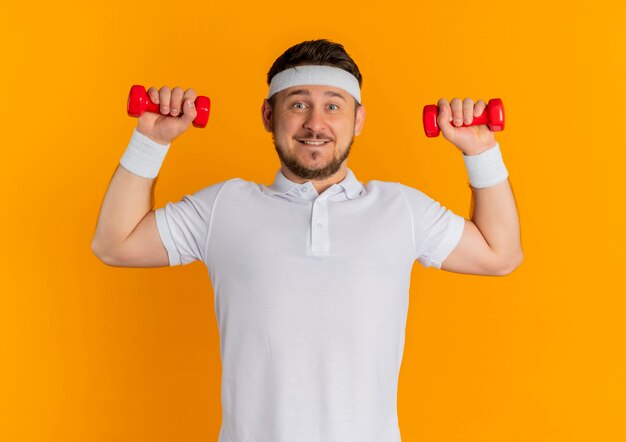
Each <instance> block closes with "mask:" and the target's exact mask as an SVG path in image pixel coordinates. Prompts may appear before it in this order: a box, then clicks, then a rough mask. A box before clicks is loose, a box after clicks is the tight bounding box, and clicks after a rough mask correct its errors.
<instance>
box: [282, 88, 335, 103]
mask: <svg viewBox="0 0 626 442" xmlns="http://www.w3.org/2000/svg"><path fill="white" fill-rule="evenodd" d="M292 95H309V96H310V95H311V93H310V92H309V91H308V90H306V89H296V90H293V91H291V92H289V93H288V94H287V95H285V99H287V98H289V97H291V96H292ZM324 95H328V96H329V97H338V98H341V99H342V100H343V101H346V99H345V97H344V96H343V95H341V94H340V93H338V92H335V91H326V92H324Z"/></svg>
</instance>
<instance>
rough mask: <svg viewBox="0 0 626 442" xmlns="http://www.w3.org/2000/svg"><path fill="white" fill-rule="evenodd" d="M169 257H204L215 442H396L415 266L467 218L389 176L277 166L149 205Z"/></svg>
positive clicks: (444, 251)
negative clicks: (214, 339) (271, 174)
mask: <svg viewBox="0 0 626 442" xmlns="http://www.w3.org/2000/svg"><path fill="white" fill-rule="evenodd" d="M156 222H157V226H158V229H159V234H160V236H161V239H162V241H163V244H164V245H165V248H166V249H167V252H168V255H169V262H170V265H171V266H175V265H180V264H183V265H184V264H188V263H190V262H192V261H195V260H201V261H202V262H203V263H204V264H205V265H206V267H207V268H208V272H209V276H210V278H211V283H212V285H213V291H214V295H215V298H214V301H215V312H216V315H217V323H218V327H219V333H220V357H221V361H222V385H221V398H222V426H221V429H220V434H219V442H397V441H400V430H399V427H398V417H397V407H396V403H397V385H398V375H399V371H400V363H401V360H402V354H403V350H404V335H405V324H406V315H407V309H408V301H409V298H408V293H409V284H410V278H411V269H412V267H413V264H414V262H415V261H416V260H417V261H418V262H420V263H421V264H422V265H423V266H425V267H430V266H432V267H435V268H441V262H442V261H443V260H444V259H445V258H446V257H447V256H448V254H449V253H450V252H451V251H452V249H453V248H454V247H455V246H456V244H457V243H458V241H459V240H460V238H461V234H462V232H463V227H464V218H463V217H461V216H459V215H457V214H455V213H453V212H452V211H451V210H449V209H446V208H445V207H443V206H441V205H440V204H439V203H438V202H437V201H435V200H433V199H432V198H430V197H429V196H427V195H426V194H424V193H422V192H421V191H419V190H417V189H414V188H412V187H409V186H406V185H404V184H401V183H398V182H384V181H377V180H374V181H370V182H368V183H367V185H366V186H364V185H363V184H362V183H360V182H359V181H358V180H357V179H356V178H355V176H354V174H353V172H352V171H351V170H350V169H348V172H347V176H346V178H345V179H344V180H343V181H341V182H340V183H338V184H334V185H332V186H331V187H329V188H328V189H326V190H325V191H324V192H322V193H321V194H318V193H317V191H316V190H315V187H314V186H313V184H312V183H311V182H310V181H309V182H306V183H305V184H298V183H295V182H293V181H290V180H288V179H287V178H286V177H285V176H284V175H283V173H282V172H281V171H280V170H278V172H277V173H276V176H275V181H274V183H273V184H272V185H271V186H269V187H267V186H265V185H263V184H256V183H254V182H251V181H246V180H243V179H241V178H233V179H230V180H227V181H222V182H219V183H216V184H213V185H210V186H208V187H205V188H203V189H201V190H199V191H197V192H195V193H193V194H191V195H185V196H184V197H183V198H182V199H181V200H180V201H178V202H176V203H171V202H169V203H167V204H166V205H165V207H163V208H159V209H157V210H156Z"/></svg>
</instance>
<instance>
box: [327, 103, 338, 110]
mask: <svg viewBox="0 0 626 442" xmlns="http://www.w3.org/2000/svg"><path fill="white" fill-rule="evenodd" d="M329 106H335V109H333V110H337V109H339V106H337V105H336V104H329Z"/></svg>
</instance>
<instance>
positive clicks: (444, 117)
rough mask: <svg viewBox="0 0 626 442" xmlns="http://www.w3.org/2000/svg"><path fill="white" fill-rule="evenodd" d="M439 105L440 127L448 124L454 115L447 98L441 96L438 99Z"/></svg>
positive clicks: (438, 119) (438, 123)
mask: <svg viewBox="0 0 626 442" xmlns="http://www.w3.org/2000/svg"><path fill="white" fill-rule="evenodd" d="M437 107H438V108H439V114H438V115H437V125H438V126H439V127H442V126H448V125H449V124H450V120H451V119H452V117H451V116H450V104H449V103H448V100H446V99H445V98H440V99H439V101H437Z"/></svg>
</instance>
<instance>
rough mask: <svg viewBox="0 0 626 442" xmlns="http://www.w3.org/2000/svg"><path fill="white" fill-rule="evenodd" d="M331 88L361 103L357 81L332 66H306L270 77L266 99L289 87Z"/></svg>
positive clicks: (352, 76)
mask: <svg viewBox="0 0 626 442" xmlns="http://www.w3.org/2000/svg"><path fill="white" fill-rule="evenodd" d="M305 84H310V85H320V86H333V87H338V88H340V89H343V90H345V91H346V92H348V93H349V94H350V95H352V96H353V97H354V98H355V99H356V101H357V102H358V103H359V104H360V103H361V88H360V87H359V80H357V79H356V77H355V76H354V75H352V74H351V73H350V72H348V71H344V70H343V69H341V68H336V67H334V66H322V65H306V66H296V67H293V68H289V69H285V70H284V71H281V72H279V73H278V74H276V75H274V76H273V77H272V81H271V82H270V91H269V93H268V94H267V98H270V97H271V96H272V95H274V94H275V93H276V92H280V91H282V90H283V89H287V88H288V87H291V86H300V85H305Z"/></svg>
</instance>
